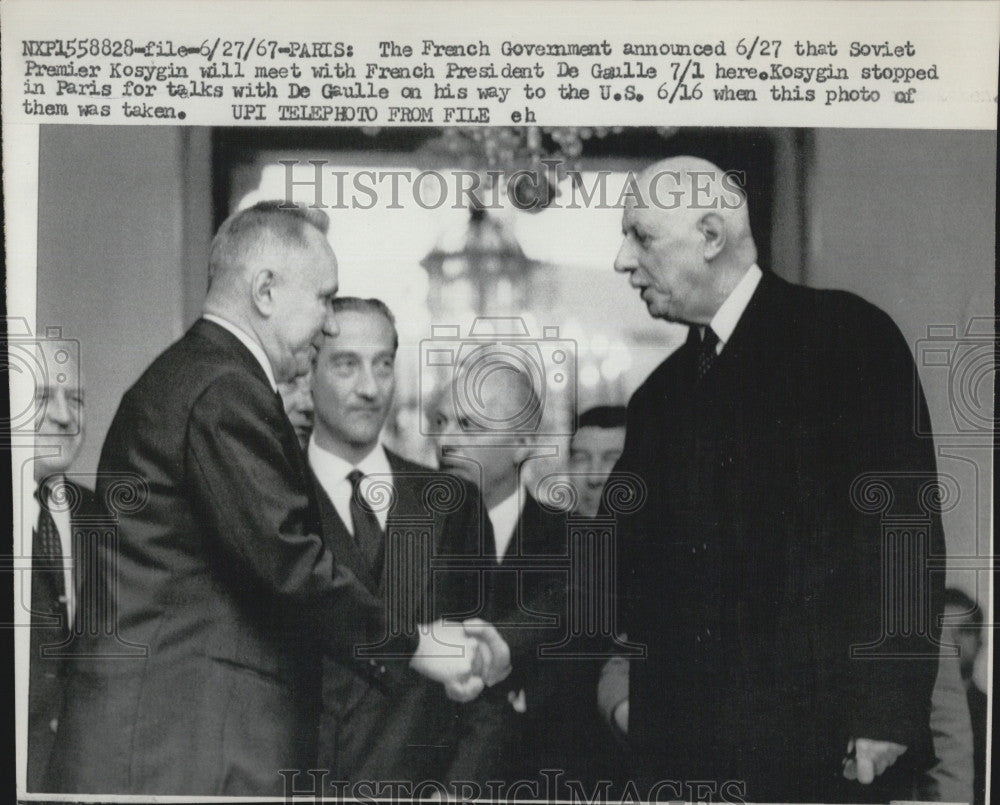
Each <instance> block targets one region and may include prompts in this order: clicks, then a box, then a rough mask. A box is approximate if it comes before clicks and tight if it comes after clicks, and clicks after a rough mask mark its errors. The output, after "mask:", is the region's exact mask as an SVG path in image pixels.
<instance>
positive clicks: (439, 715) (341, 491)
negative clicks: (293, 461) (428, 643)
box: [308, 297, 506, 784]
mask: <svg viewBox="0 0 1000 805" xmlns="http://www.w3.org/2000/svg"><path fill="white" fill-rule="evenodd" d="M333 311H334V314H335V315H336V317H337V323H338V327H339V330H340V332H339V333H338V334H337V335H328V336H327V337H326V338H324V340H323V344H322V346H321V347H320V350H319V352H318V353H317V355H316V362H315V368H314V370H313V373H312V378H313V383H312V385H313V390H312V396H313V401H314V406H315V428H314V430H313V432H312V436H311V439H310V440H309V446H308V457H309V465H310V467H311V469H312V472H313V475H314V477H315V481H316V493H317V498H318V501H319V513H320V518H321V521H322V524H323V535H324V538H325V539H326V540H327V541H328V543H329V546H330V549H331V550H332V551H333V553H334V554H335V555H336V556H337V557H338V558H339V561H340V563H341V565H342V566H344V567H346V568H349V569H350V570H351V571H352V572H353V573H354V575H355V576H356V577H357V578H358V579H360V580H361V582H362V583H363V584H364V585H365V587H366V588H367V590H368V591H369V592H370V593H371V594H372V595H373V596H375V597H376V598H378V599H379V600H381V601H383V602H384V604H385V606H386V607H390V606H391V607H395V608H397V609H399V610H400V611H399V613H398V616H399V617H407V618H411V619H413V621H412V623H409V624H397V627H399V628H403V629H412V628H413V624H414V623H417V622H421V621H423V622H429V621H432V620H436V619H437V618H442V617H448V616H451V617H455V616H457V615H462V614H463V613H470V612H473V611H474V610H475V607H476V597H477V594H478V592H479V591H478V589H477V588H476V587H475V586H471V585H466V586H465V587H463V586H462V585H461V584H460V583H456V582H457V581H459V579H458V577H456V576H455V575H454V574H449V573H440V572H438V573H436V574H432V573H431V560H432V558H442V557H447V556H456V555H458V556H461V555H465V556H468V555H470V554H475V552H476V551H477V549H478V545H479V540H480V525H481V524H480V519H479V513H480V507H479V504H478V492H477V490H476V488H475V487H474V486H472V485H470V484H468V483H466V484H461V483H459V482H458V480H457V479H455V478H452V477H450V476H445V475H443V474H442V473H440V472H438V471H435V470H431V469H429V468H427V467H422V466H420V465H419V464H414V463H413V462H411V461H407V460H406V459H404V458H402V457H400V456H398V455H396V454H395V453H393V452H392V451H390V450H388V449H387V448H385V447H384V446H383V445H382V444H381V443H380V441H379V436H380V434H381V432H382V428H383V426H384V424H385V421H386V418H387V417H388V416H389V413H390V411H391V408H392V403H393V397H394V393H395V383H396V379H395V360H396V350H397V348H398V346H399V336H398V334H397V331H396V326H395V319H394V317H393V315H392V312H391V311H390V310H389V308H388V307H386V305H385V304H384V303H383V302H382V301H380V300H378V299H358V298H355V297H340V298H337V299H335V300H334V302H333ZM442 494H443V496H444V497H443V498H442V497H441V496H442ZM436 500H446V502H447V505H446V506H443V507H438V508H437V510H436V509H435V506H434V502H435V501H436ZM453 504H454V505H453ZM420 524H422V525H420ZM415 528H417V529H418V530H419V529H420V528H427V529H428V531H427V533H426V536H427V544H424V545H422V546H418V545H416V544H413V545H410V546H409V547H406V546H404V541H405V535H406V534H407V532H409V533H411V534H412V533H414V529H415ZM390 545H391V546H393V548H394V549H396V550H398V553H397V554H396V555H395V556H389V557H387V555H386V553H387V550H388V549H389V547H390ZM474 580H475V579H474V578H473V581H474ZM414 590H415V591H419V593H418V595H417V598H416V601H415V602H414V603H415V606H412V607H411V606H409V605H407V604H409V603H410V602H403V601H400V600H398V598H396V599H389V598H388V596H391V595H396V596H398V595H399V593H400V592H401V591H414ZM389 615H390V618H393V617H394V614H393V613H389ZM487 631H489V632H490V635H491V639H493V643H492V646H493V648H492V650H493V651H497V652H502V651H505V650H506V647H505V646H503V645H502V644H501V643H500V642H499V638H498V636H497V635H496V634H495V632H492V630H487ZM459 707H460V705H457V704H455V703H454V702H451V701H449V700H448V698H447V697H446V696H445V693H444V691H443V690H442V688H441V686H440V685H437V684H434V683H432V682H430V681H428V680H424V679H421V678H419V677H417V676H416V675H413V678H412V679H411V680H409V681H408V684H405V685H402V686H400V687H398V688H396V689H394V690H387V689H385V688H384V687H382V686H380V685H377V684H373V682H372V680H371V679H369V678H366V677H363V676H359V675H358V674H357V673H356V672H355V670H354V668H353V667H352V665H351V664H350V663H345V662H344V661H343V660H342V658H339V657H336V656H331V655H327V656H324V659H323V712H322V716H321V719H320V730H319V759H318V767H319V768H321V769H329V770H330V772H331V776H332V778H333V779H336V780H345V781H352V782H356V781H363V780H407V781H423V780H434V781H439V782H441V783H444V784H447V783H448V782H450V781H451V780H452V779H453V777H452V772H451V771H450V769H451V766H452V764H453V762H454V761H455V758H456V757H457V755H458V754H459V753H460V752H461V751H462V750H463V749H464V748H465V747H464V746H463V745H462V742H461V736H460V735H459V734H458V732H457V719H458V708H459Z"/></svg>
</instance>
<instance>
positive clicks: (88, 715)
mask: <svg viewBox="0 0 1000 805" xmlns="http://www.w3.org/2000/svg"><path fill="white" fill-rule="evenodd" d="M123 473H124V474H126V475H128V474H131V476H132V477H135V478H137V479H140V488H139V489H138V490H137V491H136V495H135V497H134V498H133V499H128V498H124V499H119V500H118V505H117V515H118V545H117V550H111V551H108V552H107V556H106V557H105V558H106V560H107V561H109V562H111V563H112V564H111V565H109V566H108V581H107V585H106V587H107V589H106V590H105V592H104V594H105V595H106V596H107V600H109V601H111V602H112V603H113V604H114V606H115V607H116V608H117V629H116V634H115V635H114V636H113V638H112V637H109V636H108V635H107V634H106V632H107V631H108V630H104V631H105V634H102V635H97V636H96V637H95V639H94V645H93V647H92V649H93V652H92V653H93V654H95V655H97V657H96V658H94V659H90V658H80V659H78V660H77V661H76V662H75V664H74V673H73V676H72V678H71V681H70V691H69V695H68V697H67V707H66V710H65V712H64V716H63V719H62V724H61V728H60V730H59V736H58V738H57V741H56V747H55V750H54V755H53V763H52V768H53V783H54V785H55V786H56V787H57V789H58V790H61V791H69V792H87V793H91V792H93V793H132V794H138V793H157V794H188V795H192V794H198V795H207V794H217V795H222V794H226V795H239V794H242V795H280V794H281V793H282V792H283V789H284V778H283V777H282V776H281V775H280V774H279V770H282V769H297V768H305V767H308V766H309V765H311V764H312V762H313V761H314V759H315V739H316V720H317V717H318V712H319V704H318V703H319V681H320V661H319V650H320V648H321V647H323V648H325V649H326V650H327V651H329V652H330V653H332V654H338V655H339V656H342V657H344V659H345V661H347V662H355V663H356V665H357V667H358V668H359V672H361V673H369V674H371V675H373V676H380V677H381V678H383V679H385V681H386V682H388V681H389V680H390V679H391V678H392V676H393V675H394V674H395V673H396V665H397V664H394V663H381V664H380V663H379V662H377V661H375V660H374V659H369V660H364V661H358V660H355V659H354V657H353V651H352V650H353V647H354V646H355V645H357V644H358V643H362V642H364V643H369V642H371V643H374V642H378V640H379V638H380V636H381V635H383V634H384V633H385V629H386V625H385V618H384V613H383V610H382V607H381V606H380V605H379V602H378V601H377V600H376V599H375V598H374V597H373V596H371V595H370V594H369V593H368V592H367V590H365V589H364V587H363V585H361V584H360V583H359V582H358V580H357V579H356V578H355V577H354V576H353V575H352V574H350V573H349V572H348V571H344V570H342V569H340V568H338V567H337V566H336V564H335V562H334V558H333V555H332V553H331V552H330V551H329V550H328V549H327V548H326V546H325V545H324V543H323V540H322V537H321V536H320V535H319V528H318V518H317V513H316V505H315V499H314V496H313V490H312V484H311V483H310V480H309V477H308V469H307V467H306V464H305V459H304V456H303V455H302V452H301V450H300V448H299V445H298V442H297V440H296V437H295V433H294V431H293V429H292V427H291V425H290V423H289V422H288V419H287V417H286V416H285V413H284V410H283V407H282V404H281V400H280V398H279V397H278V395H277V394H276V393H275V392H274V391H273V390H272V389H271V387H270V385H269V384H268V381H267V378H266V375H265V374H264V371H263V369H262V368H261V367H260V365H259V364H258V363H257V361H256V360H255V359H254V357H253V356H252V355H251V353H250V352H249V351H248V350H247V349H246V348H245V347H244V346H243V345H242V344H241V343H240V342H239V340H238V339H236V338H235V337H234V336H233V335H232V334H230V333H229V332H228V331H226V330H225V329H224V328H221V327H219V326H217V325H215V324H213V323H210V322H207V321H204V320H202V321H199V322H197V323H196V324H195V325H194V326H193V327H192V328H191V329H190V330H189V331H188V333H187V334H186V335H185V336H184V337H183V338H182V339H181V340H180V341H178V342H177V343H176V344H174V345H173V346H171V347H170V348H169V349H167V350H166V352H164V353H163V354H162V355H161V356H160V357H159V358H157V360H156V361H154V363H153V364H152V365H151V366H150V368H149V369H148V370H147V371H146V372H145V373H144V374H143V376H142V377H141V378H140V379H139V381H138V382H137V383H136V384H135V385H134V386H133V387H132V388H131V389H130V390H129V391H128V392H127V393H126V394H125V396H124V398H123V400H122V403H121V405H120V407H119V409H118V413H117V414H116V416H115V418H114V421H113V422H112V424H111V428H110V431H109V433H108V436H107V439H106V441H105V444H104V449H103V452H102V455H101V460H100V466H99V480H98V490H97V492H98V495H99V496H100V497H101V498H102V499H104V500H106V501H108V505H109V506H113V505H115V500H116V496H115V494H114V492H115V490H114V489H112V488H110V487H111V485H112V484H113V483H115V480H114V479H115V478H116V477H121V476H122V474H123ZM121 641H127V642H128V643H131V644H134V645H138V646H143V647H145V649H146V654H147V656H146V657H145V658H142V659H101V658H100V657H101V655H103V656H104V657H106V656H107V654H108V653H109V652H114V651H116V649H118V648H119V646H120V643H121ZM400 643H401V644H405V645H406V646H407V647H409V648H411V649H412V646H413V645H414V644H415V642H414V640H413V638H412V637H407V638H406V639H405V640H401V641H400ZM398 665H400V666H402V665H405V663H399V664H398Z"/></svg>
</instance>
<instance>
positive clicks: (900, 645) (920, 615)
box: [833, 310, 945, 762]
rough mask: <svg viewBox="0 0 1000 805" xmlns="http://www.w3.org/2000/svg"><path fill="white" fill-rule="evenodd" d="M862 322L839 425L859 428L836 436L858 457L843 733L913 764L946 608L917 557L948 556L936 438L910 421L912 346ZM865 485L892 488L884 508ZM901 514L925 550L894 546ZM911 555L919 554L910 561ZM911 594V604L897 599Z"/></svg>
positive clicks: (939, 583) (921, 407) (886, 322)
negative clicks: (904, 751)
mask: <svg viewBox="0 0 1000 805" xmlns="http://www.w3.org/2000/svg"><path fill="white" fill-rule="evenodd" d="M868 319H869V321H870V325H869V327H867V328H858V329H859V334H861V333H865V334H866V336H867V337H866V338H864V339H863V341H862V342H861V343H860V345H859V346H858V348H857V352H856V353H855V354H856V355H860V356H861V357H860V358H858V359H857V362H856V364H855V369H854V375H853V376H854V377H856V378H857V380H858V386H856V387H855V389H854V393H853V394H852V395H851V396H852V397H853V402H851V403H848V406H850V405H855V406H857V408H856V409H855V410H852V411H850V413H849V415H848V416H847V417H845V420H844V421H845V422H847V423H851V422H853V423H855V424H848V425H847V428H848V429H849V430H848V431H847V432H844V431H843V430H839V431H835V432H836V433H839V434H842V435H843V441H842V443H843V445H845V446H844V447H843V448H842V449H844V450H849V451H851V452H853V453H854V455H853V456H851V457H849V459H848V461H847V464H846V466H848V467H850V468H852V474H851V475H850V476H848V477H847V478H845V479H844V481H845V482H852V483H853V484H854V486H853V487H852V489H853V494H852V495H851V511H850V512H849V513H848V518H849V519H848V522H849V523H850V525H849V526H848V528H849V533H853V536H854V539H853V540H852V539H850V538H848V539H847V540H844V537H843V535H841V536H840V537H839V539H840V540H842V541H843V544H844V545H845V546H850V550H851V552H852V554H851V555H849V556H846V557H845V562H846V565H845V566H844V567H843V568H842V570H843V572H844V578H845V579H851V578H854V579H856V581H857V586H856V587H854V589H855V590H856V591H857V593H858V594H857V595H855V594H853V593H852V594H851V595H848V596H845V598H846V599H851V601H845V603H844V605H845V606H846V607H847V609H846V610H845V611H846V613H847V618H848V620H849V621H851V622H852V623H853V625H854V627H855V633H854V635H853V637H852V646H851V652H852V653H851V660H850V662H849V673H848V674H847V679H846V682H847V688H846V690H845V691H844V692H845V705H846V713H847V727H848V729H849V730H850V733H851V737H857V738H871V739H875V740H888V741H894V742H896V743H900V744H903V745H905V746H907V747H909V748H910V750H911V751H910V758H908V759H907V760H908V762H916V761H917V760H918V756H919V755H921V754H923V755H926V754H927V753H928V752H929V747H928V746H926V745H925V744H926V736H927V735H928V731H927V725H928V720H929V709H930V700H931V691H932V689H933V687H934V682H935V679H936V677H937V671H938V650H937V645H938V641H939V639H940V624H939V615H940V613H941V611H942V608H943V594H944V574H943V573H941V572H939V571H930V572H927V571H926V570H925V571H924V572H922V573H921V572H920V570H921V567H922V566H921V562H920V560H921V559H922V558H927V557H935V558H940V559H943V557H944V555H945V546H944V533H943V530H942V525H941V518H940V511H939V510H938V508H937V506H936V505H935V503H934V497H935V496H934V494H933V487H932V486H931V485H932V484H934V483H936V481H937V468H936V460H935V451H934V444H933V441H932V440H931V439H930V438H927V437H922V436H920V435H918V434H917V432H916V428H915V421H914V419H915V416H922V417H923V418H924V421H927V403H926V401H925V398H924V394H923V390H922V388H921V385H920V382H919V379H918V377H917V374H916V370H915V366H914V362H913V358H912V355H911V353H910V350H909V346H908V345H907V343H906V341H905V340H904V338H903V337H902V334H901V333H900V332H899V330H898V329H897V328H896V326H895V324H894V323H893V322H892V321H891V320H890V319H889V317H888V316H886V315H885V314H884V313H882V312H881V311H877V310H876V311H874V312H873V313H872V314H871V315H870V316H869V317H868ZM849 369H850V367H848V370H849ZM850 376H851V375H850V374H849V373H847V374H842V375H841V377H850ZM833 393H836V392H835V391H834V392H833ZM848 410H850V408H849V409H848ZM854 429H856V430H854ZM850 430H854V432H853V433H852V432H850ZM864 478H870V479H872V481H873V482H874V483H876V484H878V483H883V484H884V487H883V488H887V489H889V490H891V491H890V495H889V498H888V500H889V501H890V502H889V503H888V504H887V506H886V507H885V508H882V509H881V510H877V511H876V510H874V509H868V507H867V502H868V501H867V500H866V499H865V495H864V493H861V492H859V487H858V486H857V481H858V480H859V479H864ZM928 490H931V491H930V493H928ZM844 492H846V490H844ZM876 508H877V507H876ZM907 516H909V517H910V518H911V519H912V518H914V517H915V518H916V519H917V522H918V523H919V525H918V526H917V528H918V529H920V530H924V531H925V533H926V538H925V541H924V542H923V543H920V542H918V541H912V542H908V541H907V538H906V537H905V536H904V537H902V538H898V539H895V540H894V539H893V538H892V535H891V534H890V533H889V532H892V531H894V530H895V529H889V530H888V531H887V530H886V528H885V523H886V521H887V518H897V519H898V518H900V517H902V518H904V519H905V517H907ZM904 530H905V529H904ZM897 536H898V535H897ZM911 549H916V551H918V552H922V556H917V555H916V554H912V555H911V554H910V553H909V552H910V551H911ZM915 557H916V560H915ZM914 560H915V561H914ZM852 587H853V585H852ZM907 592H908V593H909V597H907V596H906V595H903V593H907ZM885 593H889V594H888V595H884V594H885ZM873 643H877V646H876V647H875V648H874V649H873V650H870V651H869V652H868V656H864V657H863V656H861V655H859V654H858V653H857V652H856V651H855V650H854V649H855V647H857V646H859V645H861V646H864V645H865V644H868V645H872V644H873ZM873 654H874V656H872V655H873ZM921 739H923V742H922V740H921Z"/></svg>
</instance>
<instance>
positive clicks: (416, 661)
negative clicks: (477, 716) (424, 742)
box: [410, 620, 485, 702]
mask: <svg viewBox="0 0 1000 805" xmlns="http://www.w3.org/2000/svg"><path fill="white" fill-rule="evenodd" d="M417 634H418V635H419V641H420V642H419V643H418V644H417V650H416V651H415V652H414V653H413V657H411V658H410V668H412V669H413V670H414V671H416V672H417V673H418V674H421V675H422V676H425V677H427V678H428V679H433V680H434V681H435V682H440V683H441V684H443V685H444V689H445V692H446V693H447V694H448V698H450V699H454V700H455V701H458V702H468V701H472V700H473V699H475V698H476V696H478V695H479V694H480V693H481V692H482V690H483V688H484V687H485V685H484V683H483V680H482V679H481V677H480V676H478V675H476V674H474V673H473V663H474V662H476V661H477V655H478V653H479V647H478V641H477V640H475V639H474V638H472V637H469V636H468V635H467V634H466V633H465V628H464V627H463V626H462V624H461V623H458V622H456V621H446V620H437V621H434V622H433V623H429V624H421V625H420V626H418V627H417Z"/></svg>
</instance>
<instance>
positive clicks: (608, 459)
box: [569, 405, 625, 517]
mask: <svg viewBox="0 0 1000 805" xmlns="http://www.w3.org/2000/svg"><path fill="white" fill-rule="evenodd" d="M624 446H625V408H624V406H621V405H599V406H597V407H595V408H589V409H587V410H586V411H584V412H583V413H582V414H580V417H579V419H578V420H577V423H576V433H574V434H573V438H572V439H571V440H570V444H569V471H570V475H569V478H570V482H571V483H572V484H573V488H574V489H575V490H576V501H575V505H574V507H573V514H576V515H579V516H581V517H593V516H594V515H596V514H597V511H598V509H599V508H600V505H601V493H602V492H603V491H604V484H605V483H607V480H608V476H609V475H610V474H611V470H612V469H614V466H615V463H616V462H617V461H618V459H619V458H620V457H621V454H622V447H624Z"/></svg>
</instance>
